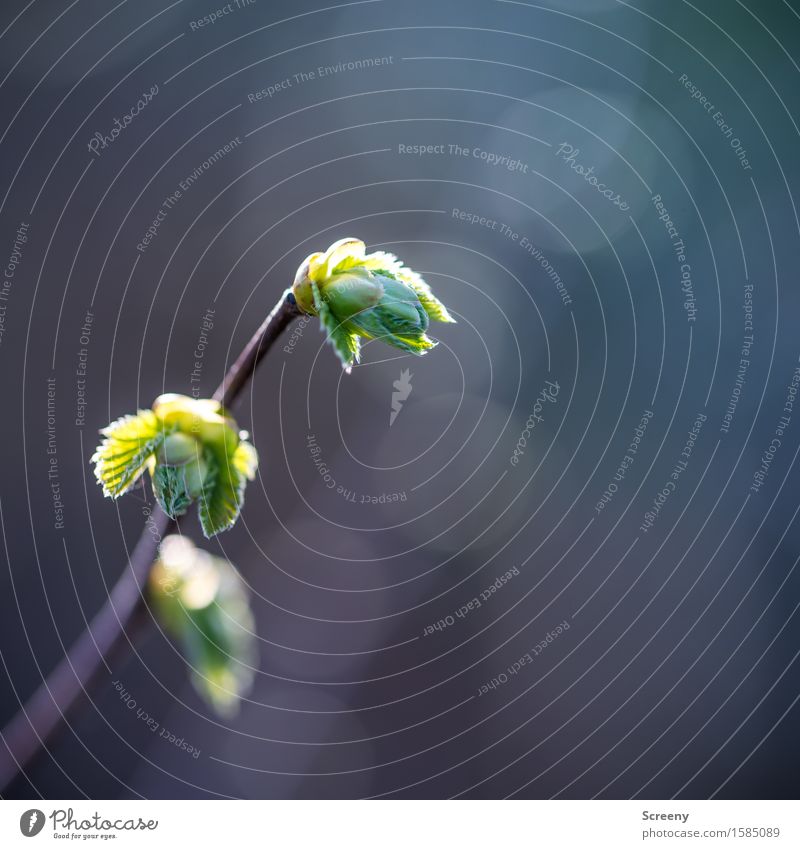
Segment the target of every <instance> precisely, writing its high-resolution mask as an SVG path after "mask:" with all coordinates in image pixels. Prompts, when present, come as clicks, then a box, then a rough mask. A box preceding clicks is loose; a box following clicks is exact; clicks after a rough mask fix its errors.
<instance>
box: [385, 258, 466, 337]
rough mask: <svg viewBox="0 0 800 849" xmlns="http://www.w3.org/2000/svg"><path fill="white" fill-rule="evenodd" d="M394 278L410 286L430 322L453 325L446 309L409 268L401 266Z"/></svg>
mask: <svg viewBox="0 0 800 849" xmlns="http://www.w3.org/2000/svg"><path fill="white" fill-rule="evenodd" d="M395 276H396V277H397V278H398V279H399V280H402V281H403V283H406V284H407V285H408V286H410V287H411V288H412V289H413V290H414V292H415V293H416V295H417V297H418V298H419V302H420V303H421V304H422V308H423V309H424V310H425V312H426V313H427V314H428V317H429V318H430V319H431V320H432V321H444V322H447V323H449V324H455V323H456V320H455V319H454V318H453V317H452V316H451V315H450V313H449V312H448V311H447V307H446V306H445V305H444V304H443V303H442V302H441V301H440V300H439V299H438V298H437V297H436V295H434V294H433V292H432V291H431V287H430V286H429V285H428V284H427V283H426V282H425V281H424V280H423V279H422V277H420V276H419V274H417V273H416V272H415V271H412V270H411V269H410V268H405V267H404V266H401V267H400V268H399V269H398V270H397V271H396V272H395Z"/></svg>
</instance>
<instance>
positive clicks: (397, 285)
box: [292, 239, 454, 371]
mask: <svg viewBox="0 0 800 849" xmlns="http://www.w3.org/2000/svg"><path fill="white" fill-rule="evenodd" d="M292 292H293V294H294V297H295V301H296V302H297V305H298V307H299V308H300V310H301V311H302V312H304V313H307V314H308V315H318V316H319V319H320V324H321V325H322V330H323V331H324V332H325V333H326V334H327V337H328V342H330V344H331V345H332V346H333V349H334V351H336V354H337V355H338V357H339V359H340V360H341V361H342V365H343V366H344V367H345V368H346V369H347V370H348V371H349V370H350V368H351V366H352V365H353V363H357V362H358V360H359V356H360V351H361V339H362V338H364V339H379V340H381V341H382V342H386V343H387V344H388V345H392V346H393V347H395V348H399V349H400V350H401V351H405V352H407V353H409V354H416V355H418V356H419V355H422V354H424V353H425V352H426V351H428V350H430V349H431V348H433V347H435V346H436V342H434V341H433V340H432V339H430V338H429V337H428V336H427V333H426V331H427V330H428V325H429V323H430V322H431V321H443V322H453V321H454V319H453V318H452V316H451V315H450V313H449V312H448V311H447V308H446V307H445V305H444V304H443V303H442V302H441V301H440V300H439V299H438V298H436V296H435V295H434V294H433V292H432V291H431V288H430V286H428V284H427V283H426V282H425V281H424V280H423V279H422V277H420V276H419V274H417V273H416V272H414V271H412V270H411V269H410V268H406V267H405V266H404V265H403V264H402V263H401V262H400V261H399V260H398V259H397V257H395V256H393V255H392V254H387V253H382V252H378V253H373V254H368V253H367V252H366V246H365V245H364V243H363V242H361V241H359V240H358V239H342V240H340V241H338V242H336V243H335V244H333V245H331V246H330V247H329V248H328V250H327V251H326V252H325V253H315V254H311V255H310V256H309V257H307V258H306V260H305V261H304V262H303V264H302V265H301V266H300V268H298V269H297V275H296V277H295V281H294V285H293V286H292Z"/></svg>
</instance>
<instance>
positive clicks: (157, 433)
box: [92, 395, 258, 537]
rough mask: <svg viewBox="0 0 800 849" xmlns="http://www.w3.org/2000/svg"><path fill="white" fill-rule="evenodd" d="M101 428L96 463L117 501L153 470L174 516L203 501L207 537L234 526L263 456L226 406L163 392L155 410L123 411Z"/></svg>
mask: <svg viewBox="0 0 800 849" xmlns="http://www.w3.org/2000/svg"><path fill="white" fill-rule="evenodd" d="M102 433H103V436H104V437H105V438H104V440H103V441H102V443H101V444H100V446H99V447H98V449H97V451H96V452H95V454H94V456H93V457H92V462H94V463H95V475H96V476H97V479H98V481H99V482H100V484H101V485H102V486H103V492H104V493H105V494H106V495H108V496H110V497H112V498H118V497H119V496H120V495H122V494H123V493H125V492H126V491H127V490H128V489H130V488H131V486H133V484H135V483H136V481H137V480H138V479H139V478H140V477H141V476H142V474H144V472H145V470H149V471H150V474H151V477H152V481H153V491H154V493H155V496H156V498H157V499H158V502H159V504H160V505H161V508H162V509H163V510H164V512H165V513H166V514H167V515H168V516H170V517H171V518H173V519H174V518H176V517H178V516H182V515H183V514H184V513H185V512H186V511H187V509H188V508H189V505H190V504H191V503H192V502H193V501H197V503H198V512H199V516H200V524H201V526H202V529H203V533H204V534H205V536H206V537H211V536H214V535H215V534H218V533H220V532H221V531H225V530H228V528H231V527H233V525H234V524H235V522H236V519H237V518H238V517H239V513H240V511H241V508H242V504H243V503H244V488H245V485H246V482H247V481H248V480H253V479H254V478H255V473H256V469H257V467H258V454H257V453H256V450H255V448H253V446H252V445H251V444H250V443H249V442H247V434H245V433H244V432H241V433H240V431H239V429H238V427H237V426H236V422H235V421H234V420H233V418H232V417H231V415H230V413H229V412H228V411H227V410H226V409H225V408H224V407H223V406H222V405H221V404H220V403H218V402H217V401H212V400H199V399H195V398H188V397H187V396H185V395H161V396H160V397H159V398H157V399H156V401H155V403H154V404H153V409H152V410H140V411H139V413H138V414H137V415H135V416H124V417H123V418H121V419H118V420H117V421H115V422H113V423H112V424H110V425H109V426H108V427H107V428H105V429H104V430H103V431H102Z"/></svg>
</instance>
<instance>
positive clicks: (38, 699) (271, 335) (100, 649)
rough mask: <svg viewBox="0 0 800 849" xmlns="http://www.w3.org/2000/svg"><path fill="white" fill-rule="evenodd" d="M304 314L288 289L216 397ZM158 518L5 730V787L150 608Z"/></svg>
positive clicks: (223, 396)
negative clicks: (149, 586) (95, 609)
mask: <svg viewBox="0 0 800 849" xmlns="http://www.w3.org/2000/svg"><path fill="white" fill-rule="evenodd" d="M299 315H300V310H299V309H298V307H297V303H296V302H295V299H294V295H292V293H291V290H287V291H286V292H284V294H283V296H282V297H281V299H280V300H279V301H278V303H277V304H276V305H275V308H274V309H273V310H272V312H271V313H270V314H269V315H268V316H267V317H266V319H264V322H263V323H262V325H261V327H259V328H258V330H257V331H256V333H255V335H254V336H253V338H252V339H251V340H250V341H249V342H248V343H247V345H246V346H245V348H244V350H243V351H242V353H241V354H240V355H239V357H238V358H237V359H236V361H235V362H234V363H233V365H232V366H231V367H230V369H229V370H228V372H227V374H226V375H225V377H224V379H223V381H222V383H221V384H220V385H219V387H218V388H217V391H216V392H215V393H214V400H216V401H219V402H220V403H222V404H223V405H224V406H226V407H230V406H231V405H232V404H233V403H234V401H235V400H236V398H237V397H238V395H239V393H240V392H241V391H242V389H243V388H244V386H245V385H246V383H247V382H248V381H249V380H250V378H251V377H252V376H253V373H254V372H255V370H256V367H257V366H258V364H259V362H261V359H262V358H263V357H264V355H265V354H266V353H267V351H269V349H270V348H271V347H272V345H273V344H274V343H275V340H276V339H277V338H278V337H279V336H280V334H281V333H282V332H283V331H284V330H285V329H286V327H287V326H288V325H289V324H290V323H291V322H292V320H293V319H294V318H296V317H297V316H299ZM151 519H152V522H150V523H148V524H147V525H146V526H145V528H144V529H143V530H142V534H141V536H140V537H139V541H138V542H137V543H136V546H135V547H134V549H133V551H132V552H131V556H130V558H129V561H128V566H129V568H127V569H125V571H124V572H123V573H122V575H121V577H120V578H119V580H118V581H117V583H116V584H115V586H114V588H113V589H112V590H111V593H110V594H109V596H108V599H107V600H106V602H105V604H104V605H103V606H102V608H100V611H99V612H98V613H97V614H96V615H95V617H94V618H93V619H92V622H91V624H90V625H89V628H88V629H87V630H86V631H84V632H83V633H82V634H81V635H80V637H79V638H78V639H77V640H76V642H75V644H74V645H73V646H72V648H71V649H70V651H69V653H68V654H67V655H66V656H65V657H64V658H63V659H62V660H61V661H60V663H59V664H58V666H56V668H55V669H54V670H53V671H52V672H51V673H50V675H48V676H47V678H46V679H45V680H44V681H43V682H42V683H41V685H40V686H39V688H38V689H37V690H36V692H35V693H34V694H33V695H32V696H31V698H30V699H29V700H28V701H27V703H26V704H25V705H24V706H23V707H22V708H21V709H20V711H19V712H18V713H17V714H16V715H15V716H14V717H13V718H12V719H11V721H10V722H9V723H8V725H7V726H6V727H5V728H4V729H3V731H2V732H0V736H2V739H3V742H4V743H5V750H3V749H2V748H1V747H0V791H2V790H3V789H4V788H5V787H6V786H7V785H8V783H9V782H10V781H11V780H12V779H13V778H14V777H15V775H16V774H17V772H22V771H23V770H24V769H25V767H26V766H27V764H28V763H29V762H30V761H31V760H32V759H33V757H34V756H35V755H36V754H37V753H38V752H39V751H40V750H41V749H43V748H45V747H46V744H47V741H48V739H49V738H50V737H51V735H52V734H53V733H54V732H55V731H56V730H57V729H58V728H59V727H60V725H61V723H62V721H63V720H64V719H65V715H66V713H67V712H68V711H69V710H70V709H71V708H73V707H74V705H75V703H76V702H77V701H78V699H79V697H80V696H81V695H82V694H85V693H86V690H87V688H88V687H89V686H90V684H91V682H92V680H93V679H94V678H95V677H96V676H97V673H98V672H99V671H100V670H101V669H102V668H103V667H104V666H106V661H107V659H108V658H109V657H110V655H111V654H112V653H114V652H115V651H116V650H117V649H118V648H121V647H124V643H125V641H126V640H127V641H128V643H130V638H129V637H128V634H127V629H128V627H129V625H130V624H131V622H132V621H133V619H134V617H135V616H136V615H137V613H139V612H141V611H142V609H143V608H144V595H143V589H144V587H145V585H146V583H147V577H148V575H149V574H150V569H151V567H152V565H153V562H154V561H155V559H156V557H157V555H158V546H159V544H160V542H161V539H162V538H163V537H164V536H165V535H166V533H167V532H168V531H169V530H171V529H172V528H173V526H174V524H175V523H174V522H173V521H172V520H170V519H169V518H168V517H167V516H166V514H165V513H164V512H163V511H162V510H161V508H160V507H158V505H154V508H153V514H152V516H151Z"/></svg>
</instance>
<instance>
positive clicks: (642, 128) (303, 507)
mask: <svg viewBox="0 0 800 849" xmlns="http://www.w3.org/2000/svg"><path fill="white" fill-rule="evenodd" d="M0 35H1V37H0V44H2V47H3V49H2V51H0V75H1V77H2V82H1V83H0V103H1V104H2V114H3V116H4V121H3V122H2V123H3V129H2V135H0V147H2V156H0V191H1V192H2V194H1V195H0V202H1V205H0V260H2V264H3V268H4V276H3V279H2V281H0V312H1V313H2V316H1V317H2V324H0V331H2V332H1V333H0V363H2V371H1V373H2V380H3V396H4V400H5V412H4V416H3V431H2V432H3V440H2V442H3V460H4V465H3V476H2V484H0V515H1V516H2V535H3V546H2V548H1V549H0V561H2V568H1V569H0V605H2V615H0V654H1V655H2V669H1V670H0V723H2V724H5V722H6V721H7V720H8V719H10V717H11V716H12V715H14V714H15V713H16V712H17V711H18V710H19V706H20V701H21V700H24V699H26V698H27V697H28V696H29V695H30V694H31V693H32V692H33V690H34V689H35V687H36V686H37V685H38V684H39V683H40V682H41V680H42V677H43V675H46V673H47V672H48V671H49V670H51V669H52V668H53V667H54V666H55V664H56V663H57V662H58V661H59V659H60V658H61V657H62V656H63V654H64V651H65V648H67V647H68V646H69V645H70V644H71V643H72V642H73V641H74V640H75V639H76V638H77V636H78V635H79V634H80V633H81V631H82V630H83V629H84V628H85V627H86V621H87V619H90V618H91V616H92V615H93V614H94V613H95V612H96V611H97V610H98V609H99V608H100V606H101V605H102V603H103V601H104V600H105V598H106V597H107V594H108V592H109V590H110V588H111V586H113V584H114V582H115V581H116V580H117V579H118V577H119V576H120V574H122V572H123V570H124V569H125V567H126V556H127V555H126V552H127V551H128V550H130V548H131V546H132V545H133V544H135V541H136V539H137V538H138V536H139V534H140V532H141V529H142V527H143V524H144V511H145V510H146V509H147V507H148V505H152V494H151V492H150V490H149V486H148V488H147V489H143V490H138V491H137V492H135V493H133V494H131V495H128V496H126V497H125V498H124V499H121V500H120V501H118V502H115V503H113V502H111V501H108V500H105V499H104V498H103V497H102V493H101V491H100V489H99V487H98V486H97V485H96V483H95V480H94V476H93V474H92V470H91V467H90V464H89V458H90V456H91V454H92V452H93V450H94V447H95V445H96V443H97V441H98V435H97V431H98V429H99V428H101V427H103V426H104V425H105V424H107V423H108V422H109V421H110V420H112V419H115V418H117V417H118V416H120V415H123V414H125V413H128V412H133V411H135V410H136V409H137V408H142V407H149V405H150V404H151V403H152V401H153V399H154V398H155V397H156V396H157V395H158V394H159V393H161V392H164V391H171V392H182V393H186V394H192V392H193V391H195V392H197V393H199V394H200V395H202V396H207V395H210V394H211V393H212V392H213V390H214V388H215V387H216V385H217V384H218V383H219V381H220V380H221V378H222V376H223V374H224V372H225V370H226V368H227V367H228V366H229V365H230V363H231V361H232V360H233V359H234V358H235V356H236V355H237V353H238V351H239V350H240V349H241V347H242V346H243V345H244V344H245V342H246V341H247V340H248V339H249V338H250V336H251V334H252V333H253V332H254V330H255V329H256V327H257V326H258V324H259V323H260V322H261V321H262V319H263V317H264V316H265V315H266V313H267V312H268V311H269V310H270V309H271V308H272V306H273V305H274V304H275V302H276V300H277V299H278V298H279V297H280V294H281V292H282V291H283V290H284V288H285V287H286V286H288V285H289V284H290V283H291V281H292V279H293V277H294V272H295V269H296V268H297V266H298V264H299V263H300V262H301V261H302V259H303V258H304V257H305V256H306V255H307V254H309V253H311V252H312V251H317V250H324V249H325V248H326V247H327V246H328V245H329V244H330V243H332V242H333V241H335V240H336V239H339V238H342V237H344V236H357V237H359V238H361V239H363V240H364V241H365V242H366V243H367V245H368V247H369V248H370V249H371V250H387V251H391V252H393V253H396V254H398V255H399V256H400V257H401V258H402V259H403V260H404V261H405V262H406V263H407V264H408V265H409V266H410V267H411V268H413V269H415V270H417V271H419V272H420V273H422V274H423V275H424V276H425V277H426V279H427V280H428V282H429V283H430V284H431V285H432V286H433V287H434V289H435V291H436V293H437V294H438V295H439V296H440V297H441V299H442V300H443V301H444V302H445V303H446V304H447V305H448V307H450V309H451V310H452V312H453V314H454V315H455V316H456V318H457V320H458V323H457V324H455V325H435V326H434V327H433V328H432V330H433V335H434V336H435V337H436V338H437V339H438V340H439V343H440V344H439V346H438V347H437V349H436V350H435V351H433V352H431V353H430V354H429V355H428V356H426V357H425V358H422V359H416V358H413V357H409V356H404V355H402V354H401V352H399V351H396V350H393V349H391V348H388V347H385V346H382V345H381V344H379V343H377V342H376V343H371V344H368V345H366V346H365V349H364V357H363V361H362V364H361V365H360V366H358V367H356V368H354V369H353V372H352V374H350V375H345V374H344V373H343V372H342V369H341V367H340V366H339V364H338V362H337V361H336V358H335V357H334V355H333V353H332V352H331V350H330V349H329V348H328V347H327V346H326V344H325V340H324V337H323V335H322V334H321V333H320V332H319V327H318V323H317V321H316V320H313V321H311V322H306V323H296V324H295V325H294V326H293V328H292V329H291V330H290V332H289V333H288V334H287V336H286V337H285V344H282V345H280V346H278V347H276V348H275V349H274V350H273V351H272V352H271V353H270V356H269V357H268V358H267V359H266V360H265V361H264V363H263V364H262V365H261V367H260V368H259V371H258V373H257V375H256V377H255V379H254V381H253V382H252V383H251V385H250V386H249V387H248V389H247V391H246V392H245V393H244V396H243V397H242V398H241V399H240V401H239V403H238V404H237V406H236V408H235V413H236V416H237V419H238V422H239V424H240V426H241V427H243V428H246V429H248V430H249V431H250V432H251V433H252V437H253V441H254V443H255V445H256V446H257V448H258V450H259V452H260V455H261V467H260V471H259V476H258V478H257V480H256V481H255V482H254V483H253V484H251V485H250V486H249V488H248V490H247V498H246V504H245V508H244V512H243V516H242V519H241V521H240V522H239V524H238V525H237V526H236V527H235V528H234V529H233V530H232V531H231V532H229V533H226V534H224V535H222V536H220V537H218V538H217V539H216V540H214V541H213V542H210V543H208V542H205V541H204V542H203V543H202V545H203V547H204V548H206V549H207V550H208V551H210V552H212V553H213V554H216V555H219V556H221V557H224V558H226V559H228V560H229V561H231V562H232V563H234V564H235V565H236V567H237V568H238V569H239V571H240V573H241V575H242V577H243V579H244V581H245V582H246V584H247V586H248V588H249V593H250V598H251V606H252V610H253V614H254V617H255V633H256V634H257V645H258V663H257V669H256V672H255V681H254V686H253V688H252V690H251V691H250V693H249V694H248V695H247V696H246V698H245V699H244V700H243V701H242V703H241V708H240V710H239V712H238V714H237V715H236V716H233V717H225V718H221V717H219V716H217V715H216V714H214V713H213V711H211V709H210V708H209V707H208V706H207V705H206V704H205V703H204V702H203V701H202V700H201V699H200V698H199V696H198V694H197V693H196V692H195V690H194V689H193V688H192V685H191V683H190V679H189V674H188V669H187V663H186V660H185V659H184V656H183V655H182V653H181V650H180V647H179V646H177V645H176V644H174V643H173V642H172V641H171V640H170V639H169V637H168V636H166V635H165V634H164V633H163V632H162V631H161V629H160V628H159V627H158V625H157V623H156V622H154V621H153V620H152V617H149V621H148V622H147V623H145V625H144V627H143V628H141V629H137V630H136V631H135V633H134V632H131V633H130V634H129V635H128V636H129V638H130V646H129V647H128V648H127V650H126V652H124V654H123V656H121V657H119V658H114V659H113V662H112V663H111V666H110V673H111V674H110V675H106V673H105V672H104V673H103V676H102V677H101V679H100V680H99V681H98V682H97V683H96V684H95V686H94V687H93V688H92V690H91V691H90V698H87V699H85V700H84V701H83V702H82V704H81V706H80V708H79V709H78V710H77V711H76V712H75V713H74V714H73V715H71V717H70V723H69V727H67V728H65V729H64V731H63V733H62V734H61V735H60V736H59V737H58V738H57V739H56V740H54V741H53V744H52V745H51V746H50V747H49V748H48V751H47V752H46V753H44V754H43V755H42V756H41V757H39V758H38V759H37V760H36V761H35V763H34V764H32V766H31V768H30V769H28V770H26V774H25V776H20V777H19V778H18V780H17V781H16V782H15V783H14V784H13V785H12V786H11V788H10V789H9V791H8V792H9V795H11V796H14V797H36V796H43V797H45V798H77V797H83V796H87V797H90V798H92V797H93V798H113V797H123V798H131V797H140V796H141V797H159V798H184V797H248V798H275V797H279V798H287V797H299V798H319V797H326V798H327V797H344V798H350V797H363V796H393V797H431V798H441V797H451V796H461V795H463V796H467V797H487V798H498V797H505V796H517V797H522V798H526V797H527V798H548V797H552V796H559V797H565V798H589V797H594V796H599V797H603V798H626V797H631V796H641V797H643V798H669V797H673V796H677V797H685V798H704V797H708V796H712V795H716V796H719V797H724V798H760V797H765V798H770V797H772V798H793V797H796V795H797V792H798V787H799V785H800V780H799V778H798V768H797V764H798V762H799V761H800V744H799V743H798V733H797V732H798V719H799V718H800V707H798V705H797V701H798V696H799V695H800V684H798V668H799V667H798V663H797V655H798V641H799V640H800V625H798V614H797V608H798V604H800V576H798V571H797V568H796V567H797V560H798V556H799V555H800V551H798V548H799V547H800V531H799V530H798V524H797V513H798V505H800V499H798V496H797V493H798V471H797V462H796V461H797V456H798V450H799V449H800V406H798V407H796V408H795V407H794V406H793V402H794V398H795V392H796V387H797V385H798V380H800V376H798V375H800V373H799V372H798V371H797V369H798V357H800V340H799V339H798V334H797V332H796V325H797V319H796V317H797V314H798V298H800V294H799V290H798V286H797V256H798V246H799V245H800V218H799V216H798V209H797V205H798V197H797V194H798V173H799V170H798V162H797V156H796V151H797V146H798V135H800V129H799V128H798V124H797V121H798V112H799V111H800V110H799V109H798V106H799V105H800V104H798V92H799V91H800V87H798V84H797V82H798V76H797V75H798V72H799V71H800V68H798V64H797V63H798V61H800V8H798V5H797V3H796V2H794V0H783V1H782V2H781V0H768V2H760V3H755V2H753V0H743V2H741V3H739V2H737V3H726V4H719V3H713V2H710V1H709V0H703V2H697V3H695V4H690V3H688V2H679V3H671V4H664V3H658V2H655V0H651V2H646V1H645V2H639V3H636V4H627V3H623V2H612V0H542V2H540V3H532V2H511V1H510V0H506V1H504V2H490V0H441V1H440V2H436V3H431V2H422V0H403V1H402V2H399V0H359V2H347V3H330V4H329V5H324V4H323V3H321V2H308V0H296V1H295V2H291V3H290V2H286V1H285V0H270V2H267V0H250V2H246V0H239V2H236V0H232V2H231V3H229V4H227V6H223V7H222V8H220V7H216V8H215V7H214V5H213V4H212V3H210V2H205V0H178V2H172V3H168V4H165V3H162V2H156V0H137V2H131V0H127V2H126V0H123V2H116V3H114V2H108V3H106V2H92V0H75V2H71V3H69V4H66V3H56V2H52V0H33V2H30V3H27V4H26V3H23V2H16V0H14V2H6V3H4V4H3V7H2V10H0ZM292 331H293V335H292ZM199 346H202V347H199ZM198 353H199V354H200V356H198ZM198 363H199V364H200V366H199V368H198V366H197V364H198ZM406 369H408V370H410V375H409V376H407V378H402V377H401V375H402V372H403V371H404V370H406ZM193 372H195V373H194V374H193ZM398 380H400V381H401V382H403V385H404V386H405V387H406V389H408V386H410V390H409V391H408V392H407V393H406V398H405V400H404V401H402V403H401V408H400V411H399V413H398V414H397V416H396V417H395V419H394V421H390V414H391V412H392V410H393V406H392V400H393V399H392V396H393V393H394V392H396V391H397V390H396V389H395V386H394V384H395V382H396V381H398ZM404 392H405V390H404ZM543 392H544V395H543V394H542V393H543ZM315 446H316V450H313V449H314V447H315ZM315 459H316V460H321V461H322V463H324V469H325V470H324V472H323V473H320V468H321V466H320V463H319V462H315ZM54 487H58V493H57V496H56V489H54ZM59 503H60V504H61V505H63V506H58V504H59ZM183 531H184V532H185V533H187V534H189V535H191V536H192V537H193V538H194V539H195V540H196V541H197V542H198V543H200V541H201V537H200V533H199V528H198V526H197V521H196V518H195V517H194V515H192V516H191V517H190V518H189V519H188V521H186V523H185V524H184V525H183ZM242 627H247V623H242ZM114 682H122V685H123V687H124V689H125V690H126V691H127V692H128V693H129V694H130V696H131V697H132V698H133V699H134V700H135V702H136V703H137V705H138V706H139V707H140V708H141V709H143V710H144V711H146V713H147V714H148V715H149V716H150V717H154V718H155V720H156V721H157V723H158V725H159V727H160V728H163V729H168V731H169V732H170V733H171V734H172V735H173V737H174V738H175V739H176V740H179V741H183V742H185V743H186V744H187V746H191V747H193V749H195V750H199V754H198V755H197V756H194V755H193V754H192V753H188V752H187V748H185V747H182V746H181V745H180V743H178V744H176V743H174V742H170V741H169V740H168V739H167V740H165V739H163V738H162V737H161V736H160V735H157V734H154V733H153V732H152V730H151V728H150V727H148V725H147V723H146V722H143V721H142V720H141V718H140V717H138V716H137V713H136V711H134V710H130V709H129V708H128V707H127V705H126V703H125V702H124V701H123V700H122V699H121V698H120V694H119V691H118V689H117V688H115V686H114Z"/></svg>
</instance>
